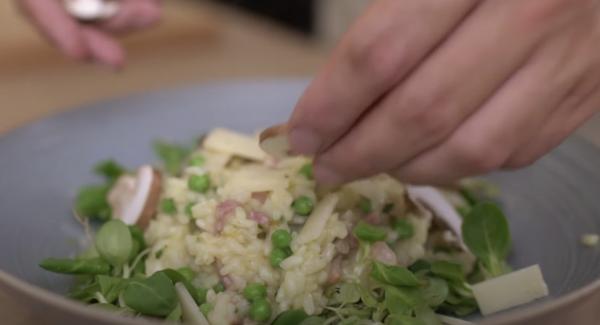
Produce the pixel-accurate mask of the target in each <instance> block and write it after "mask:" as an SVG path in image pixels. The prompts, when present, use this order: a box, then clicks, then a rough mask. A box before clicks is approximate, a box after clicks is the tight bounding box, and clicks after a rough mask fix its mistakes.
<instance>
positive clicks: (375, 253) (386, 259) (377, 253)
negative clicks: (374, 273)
mask: <svg viewBox="0 0 600 325" xmlns="http://www.w3.org/2000/svg"><path fill="white" fill-rule="evenodd" d="M371 257H372V258H373V259H374V260H375V261H378V262H381V263H383V264H387V265H395V264H397V263H398V257H397V256H396V253H394V251H393V250H392V249H391V248H390V246H388V244H387V243H386V242H383V241H378V242H375V243H373V245H371Z"/></svg>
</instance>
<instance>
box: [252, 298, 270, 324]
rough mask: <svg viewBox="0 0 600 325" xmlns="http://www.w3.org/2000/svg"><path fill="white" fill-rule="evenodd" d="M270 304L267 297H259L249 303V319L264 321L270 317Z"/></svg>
mask: <svg viewBox="0 0 600 325" xmlns="http://www.w3.org/2000/svg"><path fill="white" fill-rule="evenodd" d="M271 313H272V310H271V304H270V303H269V301H268V300H267V299H259V300H257V301H255V302H253V303H252V305H250V319H252V320H254V321H257V322H266V321H268V320H269V319H270V318H271Z"/></svg>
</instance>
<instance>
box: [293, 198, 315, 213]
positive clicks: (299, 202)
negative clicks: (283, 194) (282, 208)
mask: <svg viewBox="0 0 600 325" xmlns="http://www.w3.org/2000/svg"><path fill="white" fill-rule="evenodd" d="M314 206H315V203H314V202H313V201H312V200H311V199H310V198H309V197H307V196H300V197H298V198H297V199H295V200H294V202H293V203H292V209H293V210H294V212H295V213H296V214H298V215H301V216H308V215H309V214H310V213H311V212H312V210H313V208H314Z"/></svg>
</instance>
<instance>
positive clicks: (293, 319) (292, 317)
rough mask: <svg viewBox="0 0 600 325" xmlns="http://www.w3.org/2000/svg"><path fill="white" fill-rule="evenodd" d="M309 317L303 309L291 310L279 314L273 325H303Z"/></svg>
mask: <svg viewBox="0 0 600 325" xmlns="http://www.w3.org/2000/svg"><path fill="white" fill-rule="evenodd" d="M307 318H308V315H307V314H306V312H304V310H302V309H291V310H287V311H284V312H283V313H281V314H279V316H277V318H275V320H274V321H273V323H272V325H301V324H302V322H303V321H304V320H306V319H307Z"/></svg>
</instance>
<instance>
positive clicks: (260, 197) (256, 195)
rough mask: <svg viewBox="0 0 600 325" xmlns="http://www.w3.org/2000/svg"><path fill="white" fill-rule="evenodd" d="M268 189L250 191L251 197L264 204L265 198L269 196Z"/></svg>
mask: <svg viewBox="0 0 600 325" xmlns="http://www.w3.org/2000/svg"><path fill="white" fill-rule="evenodd" d="M269 193H271V192H269V191H264V192H252V198H253V199H255V200H256V201H258V202H260V204H265V202H266V201H267V198H268V197H269Z"/></svg>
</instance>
